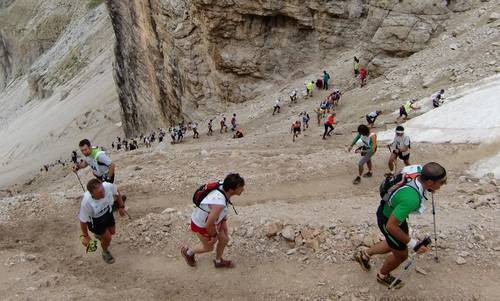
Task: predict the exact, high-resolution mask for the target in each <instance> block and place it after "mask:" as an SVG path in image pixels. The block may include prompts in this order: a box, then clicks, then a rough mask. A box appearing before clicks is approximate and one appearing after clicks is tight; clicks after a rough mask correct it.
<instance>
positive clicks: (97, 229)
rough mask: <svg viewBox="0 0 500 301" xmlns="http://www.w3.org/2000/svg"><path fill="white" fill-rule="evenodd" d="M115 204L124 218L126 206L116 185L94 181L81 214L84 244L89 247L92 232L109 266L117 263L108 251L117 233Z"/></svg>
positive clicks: (84, 196)
mask: <svg viewBox="0 0 500 301" xmlns="http://www.w3.org/2000/svg"><path fill="white" fill-rule="evenodd" d="M113 202H116V203H117V204H118V206H117V207H118V213H119V214H120V216H121V217H124V216H125V206H124V204H123V199H122V196H121V194H120V192H119V191H118V188H117V187H116V185H114V184H112V183H108V182H104V183H101V182H100V181H99V180H98V179H92V180H90V181H89V182H88V183H87V191H86V192H85V193H84V194H83V199H82V202H81V204H80V214H79V219H80V229H81V230H82V235H81V236H80V238H81V240H82V244H83V245H84V246H85V247H87V246H88V245H89V243H90V236H89V232H88V231H89V230H90V232H92V233H94V234H95V236H96V238H97V239H99V240H100V241H101V247H102V259H103V260H104V262H106V263H109V264H111V263H114V262H115V259H114V258H113V255H111V253H110V252H109V250H108V248H109V245H110V243H111V237H112V236H113V235H114V234H115V233H116V228H115V218H114V216H113V209H112V207H113Z"/></svg>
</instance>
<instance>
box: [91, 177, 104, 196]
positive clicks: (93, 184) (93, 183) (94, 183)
mask: <svg viewBox="0 0 500 301" xmlns="http://www.w3.org/2000/svg"><path fill="white" fill-rule="evenodd" d="M101 184H102V182H101V181H99V180H98V179H92V180H90V181H89V182H88V183H87V190H88V191H89V192H90V193H92V192H93V191H94V190H96V188H97V187H99V185H101Z"/></svg>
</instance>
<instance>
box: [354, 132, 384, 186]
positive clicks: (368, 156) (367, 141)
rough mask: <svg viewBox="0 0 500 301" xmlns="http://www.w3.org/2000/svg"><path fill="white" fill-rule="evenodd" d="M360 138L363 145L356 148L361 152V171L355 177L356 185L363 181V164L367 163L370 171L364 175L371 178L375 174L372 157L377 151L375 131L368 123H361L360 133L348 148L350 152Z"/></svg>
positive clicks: (359, 166) (359, 169)
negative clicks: (371, 130)
mask: <svg viewBox="0 0 500 301" xmlns="http://www.w3.org/2000/svg"><path fill="white" fill-rule="evenodd" d="M360 139H361V142H362V143H363V145H362V146H361V147H359V148H358V149H356V152H357V153H360V154H361V157H362V158H361V160H359V162H358V172H359V173H358V176H357V177H356V178H355V179H354V182H353V184H354V185H357V184H359V183H360V182H361V175H363V165H365V164H366V166H367V167H368V172H367V173H366V174H364V175H363V177H365V178H369V177H371V176H372V175H373V171H372V168H373V166H372V157H373V155H375V152H376V151H377V135H376V134H375V133H370V129H369V128H368V127H367V126H366V125H364V124H360V125H359V126H358V134H357V135H356V137H354V140H353V141H352V143H351V145H350V146H349V148H348V151H349V152H350V151H351V150H352V147H353V146H354V145H355V144H356V143H357V142H358V140H360Z"/></svg>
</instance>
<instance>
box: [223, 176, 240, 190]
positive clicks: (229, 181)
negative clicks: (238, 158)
mask: <svg viewBox="0 0 500 301" xmlns="http://www.w3.org/2000/svg"><path fill="white" fill-rule="evenodd" d="M242 186H245V180H244V179H243V178H242V177H241V176H240V174H238V173H230V174H228V175H227V176H226V178H225V179H224V183H223V184H222V188H223V189H224V191H229V190H231V189H232V190H234V189H236V188H238V187H242Z"/></svg>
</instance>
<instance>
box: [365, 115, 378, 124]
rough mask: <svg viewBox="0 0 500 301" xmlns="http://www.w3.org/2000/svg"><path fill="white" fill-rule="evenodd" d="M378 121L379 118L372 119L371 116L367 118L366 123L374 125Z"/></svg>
mask: <svg viewBox="0 0 500 301" xmlns="http://www.w3.org/2000/svg"><path fill="white" fill-rule="evenodd" d="M376 119H377V117H375V118H371V117H370V116H366V122H368V124H374V123H375V120H376Z"/></svg>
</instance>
